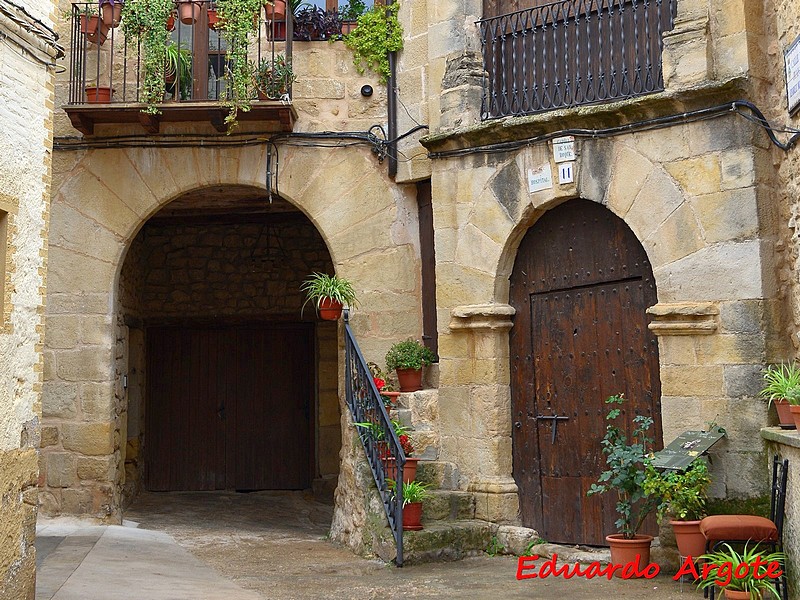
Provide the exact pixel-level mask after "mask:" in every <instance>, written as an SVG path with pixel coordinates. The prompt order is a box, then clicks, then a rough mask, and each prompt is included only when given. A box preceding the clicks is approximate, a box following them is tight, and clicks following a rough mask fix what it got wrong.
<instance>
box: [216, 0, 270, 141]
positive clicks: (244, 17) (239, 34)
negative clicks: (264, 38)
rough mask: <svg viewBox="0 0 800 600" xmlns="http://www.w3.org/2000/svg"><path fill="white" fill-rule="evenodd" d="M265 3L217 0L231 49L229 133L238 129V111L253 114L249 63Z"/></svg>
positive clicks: (259, 0) (227, 74) (222, 29)
mask: <svg viewBox="0 0 800 600" xmlns="http://www.w3.org/2000/svg"><path fill="white" fill-rule="evenodd" d="M262 6H263V0H217V14H218V15H219V24H218V28H219V30H220V34H221V35H222V37H223V39H224V40H225V43H226V45H227V48H228V65H229V67H228V68H227V69H225V81H226V86H225V89H226V90H227V98H226V99H225V101H224V102H223V105H224V106H225V107H227V109H228V115H227V116H226V117H225V123H226V124H227V125H228V131H229V132H231V131H233V130H234V129H235V128H236V126H237V121H236V117H237V115H238V114H239V111H242V112H246V111H248V110H250V89H251V88H250V86H251V84H252V79H253V76H252V73H251V72H250V65H251V63H250V62H248V60H247V49H248V43H249V41H250V35H251V34H252V33H253V32H255V30H256V29H257V28H258V15H259V13H260V11H261V7H262Z"/></svg>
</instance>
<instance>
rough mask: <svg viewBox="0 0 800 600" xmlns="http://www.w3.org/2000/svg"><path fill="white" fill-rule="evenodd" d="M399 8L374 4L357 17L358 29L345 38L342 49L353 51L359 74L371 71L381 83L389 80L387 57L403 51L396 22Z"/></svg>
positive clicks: (401, 37) (400, 32)
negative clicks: (346, 48) (392, 53)
mask: <svg viewBox="0 0 800 600" xmlns="http://www.w3.org/2000/svg"><path fill="white" fill-rule="evenodd" d="M399 8H400V5H399V4H398V3H397V2H395V3H394V4H391V5H389V6H383V5H379V4H376V5H375V6H374V7H373V8H372V9H370V10H368V11H367V12H365V13H364V14H363V15H361V16H360V17H358V25H357V26H356V28H355V29H354V30H353V32H352V33H350V34H348V35H346V36H344V43H345V46H347V47H348V48H350V50H352V51H353V55H354V56H353V64H355V66H356V69H357V70H358V72H359V73H361V74H363V73H364V70H365V69H370V70H371V71H373V72H375V73H376V74H377V75H378V76H379V77H380V82H381V83H386V81H387V80H388V78H389V56H388V55H389V53H390V52H399V51H400V50H402V49H403V26H402V25H400V21H399V20H398V19H397V11H398V9H399Z"/></svg>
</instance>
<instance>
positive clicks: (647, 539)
mask: <svg viewBox="0 0 800 600" xmlns="http://www.w3.org/2000/svg"><path fill="white" fill-rule="evenodd" d="M652 541H653V536H652V535H644V534H641V533H637V534H636V536H635V537H634V538H633V539H625V536H624V535H623V534H621V533H615V534H613V535H607V536H606V542H608V545H609V546H611V562H612V563H613V564H615V565H626V564H628V563H633V566H634V567H635V570H636V571H638V572H642V571H644V569H645V567H647V565H649V564H650V544H651V543H652ZM637 556H638V562H637ZM614 575H615V576H616V577H622V569H618V570H616V571H615V572H614Z"/></svg>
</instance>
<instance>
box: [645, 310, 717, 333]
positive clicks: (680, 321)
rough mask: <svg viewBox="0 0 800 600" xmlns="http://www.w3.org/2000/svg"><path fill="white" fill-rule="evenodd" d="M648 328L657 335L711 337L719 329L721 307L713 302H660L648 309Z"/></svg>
mask: <svg viewBox="0 0 800 600" xmlns="http://www.w3.org/2000/svg"><path fill="white" fill-rule="evenodd" d="M647 314H648V315H651V316H652V317H653V321H652V323H650V325H649V326H648V327H649V329H650V331H652V332H653V333H655V334H656V335H711V334H713V333H714V332H715V331H716V330H717V327H718V323H717V321H718V320H719V307H718V306H717V305H716V304H714V303H713V302H671V303H664V302H659V303H658V304H656V305H655V306H651V307H650V308H648V309H647Z"/></svg>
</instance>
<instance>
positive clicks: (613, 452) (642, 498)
mask: <svg viewBox="0 0 800 600" xmlns="http://www.w3.org/2000/svg"><path fill="white" fill-rule="evenodd" d="M624 401H625V399H624V397H623V395H622V394H618V395H616V396H611V397H610V398H608V399H607V400H606V404H610V405H616V406H614V407H612V408H611V409H610V410H609V411H608V415H607V416H606V420H608V421H613V420H615V419H616V418H617V417H619V416H620V414H622V408H621V405H622V404H623V403H624ZM652 426H653V419H652V418H651V417H646V416H644V415H638V416H637V417H635V418H634V419H633V431H632V432H631V440H630V442H629V441H628V437H627V434H626V432H625V428H624V427H617V426H616V425H613V424H611V425H608V426H607V427H606V435H605V437H604V438H603V440H602V442H601V444H602V446H603V454H605V455H606V466H607V468H606V470H605V471H603V472H602V473H601V474H600V477H599V478H598V480H597V483H593V484H592V485H591V487H590V488H589V491H588V492H587V495H588V496H591V495H594V494H601V493H606V492H613V493H615V494H616V496H617V504H616V509H617V514H618V515H619V519H617V521H616V523H615V525H616V527H617V531H618V533H616V534H610V535H607V536H606V541H607V542H608V544H609V545H610V546H611V562H612V563H614V564H615V565H626V564H633V565H635V567H636V571H637V572H640V573H641V572H643V570H644V568H645V567H646V566H647V565H648V564H649V563H650V543H651V542H652V541H653V536H651V535H644V534H640V533H638V531H639V528H640V527H641V526H642V524H643V523H644V520H645V518H646V517H647V515H648V514H649V513H650V512H651V511H652V510H653V509H654V508H655V507H656V503H657V499H656V498H655V497H654V496H647V495H646V494H645V492H644V482H645V479H646V468H647V466H648V464H649V462H650V461H649V458H648V455H649V454H650V452H651V448H652V444H653V440H652V439H651V438H650V437H648V435H647V432H648V430H649V429H650V428H651V427H652ZM616 574H617V575H618V576H621V572H620V570H618V571H617V572H616Z"/></svg>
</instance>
